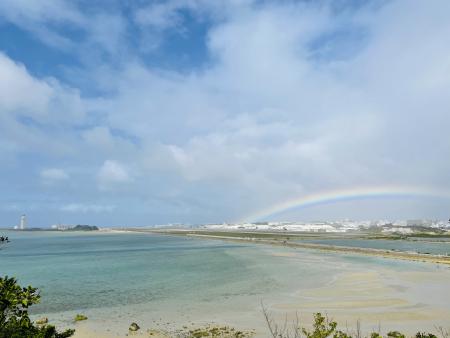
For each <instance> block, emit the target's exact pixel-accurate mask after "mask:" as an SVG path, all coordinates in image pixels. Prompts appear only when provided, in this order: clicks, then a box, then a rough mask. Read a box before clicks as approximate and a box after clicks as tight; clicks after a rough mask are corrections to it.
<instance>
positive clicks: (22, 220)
mask: <svg viewBox="0 0 450 338" xmlns="http://www.w3.org/2000/svg"><path fill="white" fill-rule="evenodd" d="M26 227H27V216H26V215H22V216H20V226H19V229H20V230H23V229H25V228H26Z"/></svg>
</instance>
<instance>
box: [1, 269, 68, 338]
mask: <svg viewBox="0 0 450 338" xmlns="http://www.w3.org/2000/svg"><path fill="white" fill-rule="evenodd" d="M40 299H41V296H40V295H39V292H38V290H37V289H36V288H33V287H31V286H28V287H21V286H20V285H18V283H17V280H16V279H15V278H9V277H8V276H6V277H4V278H3V277H0V338H66V337H70V336H72V335H73V333H74V332H75V331H74V330H66V331H64V332H58V331H56V328H55V327H54V326H52V325H46V324H45V325H35V324H34V323H33V322H32V321H31V320H30V317H29V315H28V308H29V307H30V306H31V305H33V304H37V303H39V301H40Z"/></svg>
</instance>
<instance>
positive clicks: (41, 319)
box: [35, 317, 48, 325]
mask: <svg viewBox="0 0 450 338" xmlns="http://www.w3.org/2000/svg"><path fill="white" fill-rule="evenodd" d="M35 323H36V324H37V325H44V324H47V323H48V318H47V317H42V318H39V319H38V320H36V321H35Z"/></svg>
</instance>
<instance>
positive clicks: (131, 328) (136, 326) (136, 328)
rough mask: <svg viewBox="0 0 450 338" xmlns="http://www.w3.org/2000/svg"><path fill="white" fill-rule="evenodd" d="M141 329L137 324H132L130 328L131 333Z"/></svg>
mask: <svg viewBox="0 0 450 338" xmlns="http://www.w3.org/2000/svg"><path fill="white" fill-rule="evenodd" d="M139 329H140V327H139V325H137V324H136V323H131V325H130V328H129V330H130V331H137V330H139Z"/></svg>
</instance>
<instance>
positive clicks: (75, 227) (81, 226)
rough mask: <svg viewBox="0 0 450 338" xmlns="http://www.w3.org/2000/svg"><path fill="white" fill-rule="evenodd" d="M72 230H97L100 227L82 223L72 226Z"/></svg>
mask: <svg viewBox="0 0 450 338" xmlns="http://www.w3.org/2000/svg"><path fill="white" fill-rule="evenodd" d="M69 230H71V231H97V230H98V227H97V226H95V225H82V224H78V225H76V226H74V227H73V228H70V229H69Z"/></svg>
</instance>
